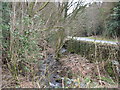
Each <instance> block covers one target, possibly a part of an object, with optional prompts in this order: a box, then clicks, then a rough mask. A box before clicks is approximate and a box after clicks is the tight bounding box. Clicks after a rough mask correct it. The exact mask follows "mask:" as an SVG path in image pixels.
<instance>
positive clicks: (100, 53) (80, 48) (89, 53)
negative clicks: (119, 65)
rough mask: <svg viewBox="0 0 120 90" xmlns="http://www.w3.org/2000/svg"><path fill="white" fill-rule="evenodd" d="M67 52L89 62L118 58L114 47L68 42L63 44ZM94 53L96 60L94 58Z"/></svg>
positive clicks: (83, 42)
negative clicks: (82, 57)
mask: <svg viewBox="0 0 120 90" xmlns="http://www.w3.org/2000/svg"><path fill="white" fill-rule="evenodd" d="M65 46H66V48H67V50H68V51H69V52H71V53H77V54H80V55H82V56H84V57H86V58H87V59H88V60H90V61H94V60H96V59H97V60H99V61H102V60H108V59H109V60H114V59H118V58H120V56H119V55H118V51H119V50H118V49H117V47H116V45H109V44H101V43H97V44H96V46H97V48H96V49H95V43H92V42H85V41H76V40H69V41H67V42H66V43H65ZM95 52H96V58H95Z"/></svg>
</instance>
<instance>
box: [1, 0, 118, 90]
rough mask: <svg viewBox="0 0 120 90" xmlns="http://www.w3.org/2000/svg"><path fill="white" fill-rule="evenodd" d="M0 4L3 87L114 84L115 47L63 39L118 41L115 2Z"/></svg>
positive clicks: (74, 86)
mask: <svg viewBox="0 0 120 90" xmlns="http://www.w3.org/2000/svg"><path fill="white" fill-rule="evenodd" d="M1 5H2V8H1V11H2V16H1V17H0V19H1V20H2V23H1V28H2V33H1V36H0V37H1V39H2V46H1V47H0V48H2V53H1V54H2V69H3V71H2V74H3V76H2V79H3V85H2V88H6V87H13V88H19V87H21V88H23V87H27V88H36V87H37V88H49V87H54V88H91V87H92V88H93V87H95V88H97V87H113V88H114V87H117V85H119V52H120V51H119V48H120V47H119V45H109V44H108V45H107V44H101V43H99V44H96V43H87V42H84V41H83V42H77V41H74V40H68V38H67V36H80V37H90V36H93V37H94V36H95V37H102V38H103V37H104V38H110V39H111V38H112V39H114V40H115V41H116V40H117V41H119V39H120V31H119V30H120V2H118V3H105V4H104V3H93V4H90V5H89V7H88V4H86V5H84V4H83V2H81V1H77V2H75V3H74V2H71V3H70V2H69V3H68V2H62V3H59V2H56V3H54V2H2V3H1ZM102 5H103V6H104V5H105V6H104V7H103V6H102ZM107 5H108V6H107ZM73 6H74V9H73V10H72V12H70V10H71V8H72V7H73ZM106 7H107V9H106ZM52 75H53V76H52ZM6 77H7V78H6ZM53 77H55V79H53ZM7 80H8V81H7ZM56 82H57V84H56ZM58 83H59V84H60V85H58Z"/></svg>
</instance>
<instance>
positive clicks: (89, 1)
mask: <svg viewBox="0 0 120 90" xmlns="http://www.w3.org/2000/svg"><path fill="white" fill-rule="evenodd" d="M71 1H72V0H69V2H71ZM77 1H80V0H73V3H74V2H77ZM81 1H83V2H84V3H85V4H87V3H93V2H102V0H81ZM73 9H74V6H72V7H71V8H70V9H69V10H68V14H69V13H72V11H73Z"/></svg>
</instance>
